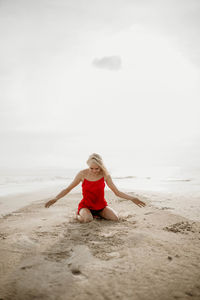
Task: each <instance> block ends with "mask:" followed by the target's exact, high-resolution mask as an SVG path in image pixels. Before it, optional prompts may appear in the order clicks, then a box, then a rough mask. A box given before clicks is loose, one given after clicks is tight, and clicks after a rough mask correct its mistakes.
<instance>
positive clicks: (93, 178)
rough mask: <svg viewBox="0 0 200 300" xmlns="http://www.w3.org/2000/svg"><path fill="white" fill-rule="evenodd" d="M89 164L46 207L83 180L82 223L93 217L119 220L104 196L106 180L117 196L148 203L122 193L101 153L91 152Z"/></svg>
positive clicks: (137, 202)
mask: <svg viewBox="0 0 200 300" xmlns="http://www.w3.org/2000/svg"><path fill="white" fill-rule="evenodd" d="M87 164H88V166H89V168H88V169H84V170H82V171H80V172H79V173H78V174H77V175H76V177H75V178H74V180H73V182H72V183H71V184H70V185H69V186H68V187H67V188H66V189H64V190H63V191H61V193H60V194H58V195H57V196H56V197H55V198H54V199H52V200H50V201H48V202H47V203H46V204H45V207H49V206H51V205H52V204H54V203H55V202H56V201H58V199H60V198H62V197H64V196H65V195H67V194H68V193H69V192H70V191H71V190H72V189H73V188H74V187H75V186H77V185H78V184H79V183H80V182H81V181H82V193H83V199H82V200H81V201H80V203H79V205H78V211H77V219H78V221H79V222H81V223H87V222H90V221H92V220H93V217H102V218H104V219H107V220H112V221H118V216H117V213H116V212H115V211H114V210H113V209H112V208H111V207H109V206H108V204H107V202H106V200H105V198H104V187H105V182H106V183H107V185H108V187H109V188H110V189H111V190H112V191H113V192H114V193H115V195H116V196H118V197H120V198H124V199H127V200H131V201H133V203H135V204H136V205H138V206H139V207H142V206H145V205H146V204H145V203H144V202H142V201H140V200H139V199H137V198H135V197H132V196H130V195H127V194H125V193H122V192H120V191H119V190H118V189H117V187H116V186H115V185H114V183H113V181H112V178H111V176H110V175H109V173H108V171H107V169H106V167H105V165H104V163H103V160H102V158H101V156H100V155H99V154H96V153H93V154H91V155H90V156H89V158H88V160H87ZM104 181H105V182H104Z"/></svg>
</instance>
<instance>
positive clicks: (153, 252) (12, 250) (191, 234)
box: [0, 191, 200, 300]
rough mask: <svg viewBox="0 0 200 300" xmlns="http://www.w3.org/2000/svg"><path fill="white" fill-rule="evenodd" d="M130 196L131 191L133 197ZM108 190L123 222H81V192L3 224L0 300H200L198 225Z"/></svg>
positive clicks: (33, 208) (31, 208)
mask: <svg viewBox="0 0 200 300" xmlns="http://www.w3.org/2000/svg"><path fill="white" fill-rule="evenodd" d="M130 194H133V193H130ZM140 198H141V200H143V201H145V202H146V203H147V206H146V207H144V208H139V207H137V206H136V205H134V204H133V203H132V202H131V201H128V200H123V199H120V198H117V197H116V196H115V195H114V194H113V193H112V192H109V191H106V199H107V201H108V203H109V205H110V206H111V207H113V208H114V209H115V210H116V211H117V212H118V213H119V218H120V220H119V222H114V221H107V220H103V219H94V220H93V221H92V222H91V223H87V224H80V223H79V222H78V221H77V220H76V219H75V212H76V209H77V205H78V202H79V201H80V200H81V194H80V193H76V194H68V195H67V196H66V197H64V198H62V199H60V200H59V201H58V202H57V203H56V204H55V205H54V206H51V207H50V208H48V209H47V208H45V207H44V204H45V202H46V201H47V200H48V199H43V200H40V201H37V202H35V203H33V204H29V205H28V206H26V207H24V208H22V209H19V210H17V211H16V212H14V213H11V214H8V215H7V216H4V217H3V218H2V219H0V299H1V300H2V299H3V300H8V299H12V300H29V299H38V300H42V299H48V300H54V299H55V300H66V299H77V300H79V299H81V300H82V299H83V300H84V299H92V300H93V299H95V300H103V299H106V300H109V299H110V300H111V299H113V300H114V299H131V300H151V299H152V300H161V299H162V300H165V299H166V300H169V299H181V300H183V299H196V300H197V299H198V300H199V299H200V222H197V221H192V220H189V219H186V218H184V217H181V216H178V215H175V214H173V213H171V212H170V211H169V210H168V208H167V207H166V208H157V207H155V206H153V205H152V204H151V199H150V198H148V197H146V196H144V195H142V192H141V194H140Z"/></svg>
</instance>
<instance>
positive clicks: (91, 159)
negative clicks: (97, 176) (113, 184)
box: [87, 153, 109, 177]
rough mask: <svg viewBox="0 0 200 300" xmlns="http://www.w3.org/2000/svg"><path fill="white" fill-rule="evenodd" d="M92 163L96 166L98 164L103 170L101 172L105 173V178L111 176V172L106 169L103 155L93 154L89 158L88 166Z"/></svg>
mask: <svg viewBox="0 0 200 300" xmlns="http://www.w3.org/2000/svg"><path fill="white" fill-rule="evenodd" d="M92 162H93V163H95V164H97V165H98V166H99V167H100V168H101V170H102V171H103V174H104V176H106V177H107V176H108V175H109V172H108V170H107V169H106V167H105V165H104V162H103V159H102V157H101V155H99V154H97V153H92V154H91V155H90V156H89V158H88V160H87V164H88V166H89V165H90V163H92Z"/></svg>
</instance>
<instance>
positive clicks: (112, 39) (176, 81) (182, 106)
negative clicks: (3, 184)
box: [0, 0, 200, 172]
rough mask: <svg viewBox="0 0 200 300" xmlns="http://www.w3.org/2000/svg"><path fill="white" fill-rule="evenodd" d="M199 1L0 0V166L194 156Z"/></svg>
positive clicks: (113, 164) (199, 137)
mask: <svg viewBox="0 0 200 300" xmlns="http://www.w3.org/2000/svg"><path fill="white" fill-rule="evenodd" d="M199 23H200V2H199V1H198V0H176V1H172V0H148V1H147V0H140V1H139V0H101V1H97V0H36V1H30V0H9V1H6V0H1V1H0V38H1V47H0V58H1V60H0V87H1V95H0V138H1V141H2V143H1V147H0V166H1V167H3V168H7V167H8V168H12V167H13V168H14V167H16V168H23V167H30V168H34V167H47V168H48V167H58V168H61V167H65V168H68V167H70V168H73V167H74V168H79V167H80V168H82V167H86V164H85V161H86V160H87V157H88V156H89V155H90V154H91V153H93V152H96V153H99V154H101V155H102V156H103V158H104V160H105V162H106V164H107V165H108V167H110V168H111V169H112V168H113V169H115V168H117V169H121V170H122V169H128V170H129V172H131V170H132V169H134V167H136V166H137V167H138V166H141V167H144V166H146V165H162V164H163V165H178V164H192V165H194V166H195V165H196V164H198V163H199V166H200V159H199V155H198V153H199V149H200V142H199V141H200V121H199V98H200V97H199V96H200V76H199V75H200V38H199V37H200V32H199V31H200V24H199Z"/></svg>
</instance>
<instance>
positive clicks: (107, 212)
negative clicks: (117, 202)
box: [100, 206, 119, 221]
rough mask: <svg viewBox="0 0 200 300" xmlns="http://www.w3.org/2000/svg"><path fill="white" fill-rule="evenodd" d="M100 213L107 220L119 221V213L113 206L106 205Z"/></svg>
mask: <svg viewBox="0 0 200 300" xmlns="http://www.w3.org/2000/svg"><path fill="white" fill-rule="evenodd" d="M100 214H101V216H102V217H103V218H105V219H107V220H111V221H119V218H118V216H117V213H116V212H115V211H114V210H113V209H112V208H111V207H108V206H106V207H105V208H104V210H103V211H102V212H101V213H100Z"/></svg>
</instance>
